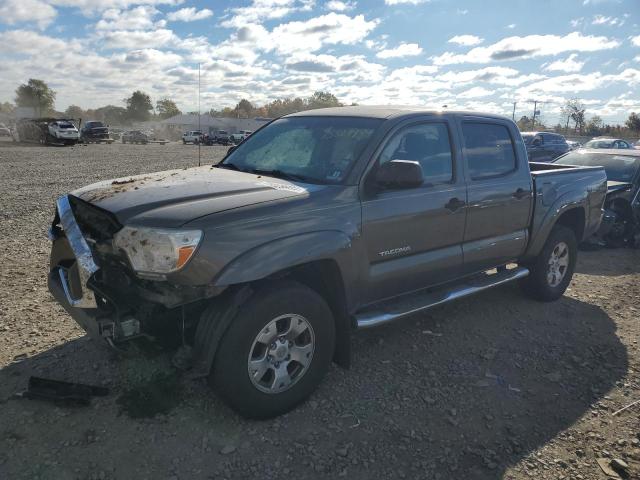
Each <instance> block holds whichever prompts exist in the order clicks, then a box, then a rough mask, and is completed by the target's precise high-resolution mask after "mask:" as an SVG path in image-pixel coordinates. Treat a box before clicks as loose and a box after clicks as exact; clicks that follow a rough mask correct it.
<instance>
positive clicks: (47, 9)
mask: <svg viewBox="0 0 640 480" xmlns="http://www.w3.org/2000/svg"><path fill="white" fill-rule="evenodd" d="M57 14H58V12H57V11H56V9H55V8H53V7H52V6H51V5H49V4H47V3H45V2H43V1H42V0H3V1H2V2H0V23H5V24H7V25H14V24H16V23H35V24H36V25H38V27H39V28H40V29H42V30H44V29H45V28H46V27H47V26H49V25H50V24H51V22H52V21H53V19H54V18H56V15H57Z"/></svg>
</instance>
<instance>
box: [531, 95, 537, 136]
mask: <svg viewBox="0 0 640 480" xmlns="http://www.w3.org/2000/svg"><path fill="white" fill-rule="evenodd" d="M537 110H538V101H537V100H534V101H533V118H532V119H531V127H532V128H533V129H534V130H535V127H536V113H537Z"/></svg>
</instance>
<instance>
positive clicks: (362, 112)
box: [287, 105, 511, 120]
mask: <svg viewBox="0 0 640 480" xmlns="http://www.w3.org/2000/svg"><path fill="white" fill-rule="evenodd" d="M416 115H463V116H480V117H488V118H495V119H500V120H504V119H508V118H507V117H504V116H502V115H495V114H492V113H481V112H468V111H457V110H429V109H426V108H424V107H418V106H400V105H357V106H349V107H330V108H318V109H315V110H305V111H303V112H297V113H292V114H290V115H287V117H364V118H381V119H387V118H398V117H404V116H416ZM508 120H511V119H508Z"/></svg>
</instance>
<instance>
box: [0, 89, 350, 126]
mask: <svg viewBox="0 0 640 480" xmlns="http://www.w3.org/2000/svg"><path fill="white" fill-rule="evenodd" d="M55 100H56V92H55V91H54V90H53V89H52V88H51V87H49V85H47V83H46V82H45V81H43V80H39V79H35V78H30V79H29V81H28V82H27V83H23V84H22V85H20V86H19V87H18V88H17V89H16V92H15V105H13V104H11V103H9V102H4V103H0V112H4V113H11V112H13V110H14V109H15V107H16V106H17V107H29V108H32V109H33V110H34V111H35V114H36V115H37V116H38V117H45V116H58V117H59V116H65V117H68V118H73V119H80V118H81V119H85V120H89V119H90V120H99V121H102V122H105V123H108V124H114V125H130V124H131V123H134V122H145V121H148V120H164V119H167V118H171V117H173V116H175V115H179V114H181V113H182V112H181V110H180V109H179V108H178V106H177V105H176V102H175V101H173V100H171V99H169V98H161V99H159V100H157V101H156V102H155V105H154V103H153V102H152V100H151V97H150V96H149V95H148V94H147V93H145V92H143V91H140V90H136V91H135V92H133V93H132V94H131V95H130V96H129V97H127V98H125V99H123V100H122V103H123V105H124V106H118V105H105V106H104V107H100V108H95V109H86V110H85V109H83V108H82V107H79V106H78V105H70V106H69V107H68V108H67V109H66V110H65V111H64V112H59V111H56V109H55ZM342 105H343V104H342V103H341V102H340V101H339V100H338V98H337V97H336V96H335V95H333V94H332V93H329V92H315V93H314V94H313V95H311V96H310V97H307V98H300V97H296V98H283V99H277V100H273V101H271V102H269V103H267V104H265V105H261V106H257V105H253V104H252V103H251V102H250V101H249V100H247V99H242V100H240V101H239V102H238V103H237V104H236V106H235V107H233V108H231V107H225V108H223V109H221V110H216V109H214V108H212V109H211V110H210V111H209V114H210V115H211V116H214V117H232V118H254V117H271V118H273V117H280V116H282V115H286V114H288V113H294V112H299V111H302V110H311V109H314V108H324V107H339V106H342ZM189 113H197V112H189Z"/></svg>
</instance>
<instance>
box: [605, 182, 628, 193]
mask: <svg viewBox="0 0 640 480" xmlns="http://www.w3.org/2000/svg"><path fill="white" fill-rule="evenodd" d="M632 186H633V184H631V183H629V182H616V181H615V180H607V191H608V192H617V191H620V190H628V189H630V188H631V187H632Z"/></svg>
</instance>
